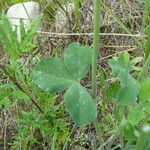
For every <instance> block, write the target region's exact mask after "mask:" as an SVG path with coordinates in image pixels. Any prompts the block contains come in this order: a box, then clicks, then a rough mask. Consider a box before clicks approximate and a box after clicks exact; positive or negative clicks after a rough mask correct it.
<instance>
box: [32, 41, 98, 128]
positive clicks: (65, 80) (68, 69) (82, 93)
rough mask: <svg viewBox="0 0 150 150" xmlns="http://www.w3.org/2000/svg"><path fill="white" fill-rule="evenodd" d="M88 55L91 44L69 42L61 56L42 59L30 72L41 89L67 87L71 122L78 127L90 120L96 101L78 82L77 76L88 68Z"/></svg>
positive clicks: (53, 90) (63, 88) (83, 73)
mask: <svg viewBox="0 0 150 150" xmlns="http://www.w3.org/2000/svg"><path fill="white" fill-rule="evenodd" d="M91 58H92V49H91V48H90V47H88V46H80V45H79V44H78V43H72V44H70V45H69V46H68V47H67V48H66V49H65V52H64V58H48V59H45V60H42V61H40V62H39V63H38V64H37V65H36V66H35V68H34V70H33V73H32V75H33V80H34V82H35V84H36V85H37V86H39V87H40V88H42V89H43V90H46V91H49V92H61V91H64V90H67V91H66V93H65V95H64V98H65V103H66V106H67V109H68V111H69V113H70V114H71V116H72V118H73V120H74V122H75V123H76V124H77V125H78V126H81V127H82V126H84V125H87V124H90V123H92V122H93V121H94V119H95V117H96V104H95V102H94V100H93V99H92V97H91V95H90V94H89V93H88V91H87V90H86V89H85V88H84V87H82V86H81V85H80V80H81V79H82V78H83V77H84V76H85V75H86V74H87V73H88V71H89V69H90V65H91Z"/></svg>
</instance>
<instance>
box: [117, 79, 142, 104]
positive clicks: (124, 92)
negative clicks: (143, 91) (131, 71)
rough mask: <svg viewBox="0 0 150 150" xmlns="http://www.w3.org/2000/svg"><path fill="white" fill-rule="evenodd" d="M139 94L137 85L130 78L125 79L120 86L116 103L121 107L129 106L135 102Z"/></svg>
mask: <svg viewBox="0 0 150 150" xmlns="http://www.w3.org/2000/svg"><path fill="white" fill-rule="evenodd" d="M138 93H139V89H138V83H137V82H136V80H135V79H133V78H132V77H127V80H126V82H125V83H124V84H123V85H122V88H121V89H120V90H119V93H118V98H117V100H118V102H119V104H122V105H131V104H134V102H135V101H136V100H137V95H138Z"/></svg>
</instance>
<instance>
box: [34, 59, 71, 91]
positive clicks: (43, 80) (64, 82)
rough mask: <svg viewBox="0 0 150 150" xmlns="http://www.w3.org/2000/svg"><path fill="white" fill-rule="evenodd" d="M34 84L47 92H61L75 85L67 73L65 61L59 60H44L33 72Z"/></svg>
mask: <svg viewBox="0 0 150 150" xmlns="http://www.w3.org/2000/svg"><path fill="white" fill-rule="evenodd" d="M32 74H33V79H34V82H35V83H36V84H37V85H38V86H39V87H40V88H42V89H44V90H45V91H49V92H60V91H63V90H66V89H68V88H69V87H70V85H71V84H72V83H73V80H72V79H71V76H70V75H69V73H68V72H67V71H66V66H65V64H64V61H63V60H62V59H59V58H49V59H45V60H42V61H41V62H40V63H38V64H37V65H36V67H35V68H34V70H33V73H32Z"/></svg>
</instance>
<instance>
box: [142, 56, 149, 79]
mask: <svg viewBox="0 0 150 150" xmlns="http://www.w3.org/2000/svg"><path fill="white" fill-rule="evenodd" d="M149 66H150V54H149V56H148V58H147V60H146V62H145V64H144V66H143V69H142V72H141V75H140V80H141V79H144V78H145V75H146V73H147V71H148V68H149Z"/></svg>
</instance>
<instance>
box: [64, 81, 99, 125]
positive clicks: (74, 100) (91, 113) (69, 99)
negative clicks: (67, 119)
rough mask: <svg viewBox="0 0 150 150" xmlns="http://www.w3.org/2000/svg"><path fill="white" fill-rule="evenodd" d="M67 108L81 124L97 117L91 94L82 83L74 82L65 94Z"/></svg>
mask: <svg viewBox="0 0 150 150" xmlns="http://www.w3.org/2000/svg"><path fill="white" fill-rule="evenodd" d="M64 99H65V103H66V106H67V109H68V111H69V113H70V114H71V116H72V117H73V118H74V121H75V123H76V124H77V125H79V126H81V127H82V126H84V125H86V124H88V123H89V122H92V121H93V119H94V118H96V107H95V103H94V101H93V99H92V97H91V95H90V94H89V93H88V92H87V91H86V89H85V88H84V87H82V86H81V85H80V84H76V83H75V84H73V85H72V86H71V87H70V88H69V90H67V92H66V93H65V95H64Z"/></svg>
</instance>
